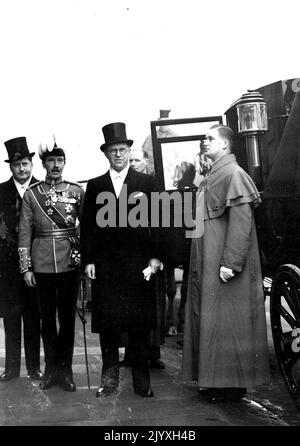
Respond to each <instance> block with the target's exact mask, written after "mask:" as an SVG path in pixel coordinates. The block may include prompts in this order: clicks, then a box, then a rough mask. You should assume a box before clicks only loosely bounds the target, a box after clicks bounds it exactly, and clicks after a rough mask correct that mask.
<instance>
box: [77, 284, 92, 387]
mask: <svg viewBox="0 0 300 446" xmlns="http://www.w3.org/2000/svg"><path fill="white" fill-rule="evenodd" d="M82 282H83V281H82V280H81V279H80V294H81V299H82V300H81V302H82V304H81V311H82V313H80V311H79V310H78V308H77V313H78V316H79V318H80V320H81V322H82V327H83V340H84V354H85V365H86V376H87V382H88V388H89V390H91V387H90V375H89V363H88V355H87V346H86V333H85V324H86V319H85V317H84V300H85V299H84V295H85V293H84V290H83V283H82Z"/></svg>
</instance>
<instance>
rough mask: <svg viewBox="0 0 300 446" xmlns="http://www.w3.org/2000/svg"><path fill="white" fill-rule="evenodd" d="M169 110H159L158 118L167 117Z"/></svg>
mask: <svg viewBox="0 0 300 446" xmlns="http://www.w3.org/2000/svg"><path fill="white" fill-rule="evenodd" d="M170 111H171V110H159V119H168V118H169V113H170Z"/></svg>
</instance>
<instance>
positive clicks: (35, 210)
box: [19, 180, 84, 273]
mask: <svg viewBox="0 0 300 446" xmlns="http://www.w3.org/2000/svg"><path fill="white" fill-rule="evenodd" d="M83 196H84V190H83V188H82V186H81V185H80V184H77V183H73V182H70V181H66V180H62V181H60V182H59V183H58V184H56V185H55V187H51V184H50V183H49V182H48V181H40V182H38V183H36V184H34V185H32V186H31V187H30V188H28V190H27V191H26V192H25V194H24V197H23V202H22V209H21V216H20V228H19V255H20V269H21V272H25V271H26V270H30V269H32V270H33V271H34V272H36V273H65V272H68V271H72V270H74V269H76V265H75V264H74V262H72V261H71V258H70V255H71V247H72V242H73V240H74V237H75V235H76V234H75V232H74V231H75V227H76V224H77V223H78V219H80V214H81V208H82V203H83ZM62 233H65V236H64V235H63V234H62ZM72 234H73V235H74V237H73V236H72Z"/></svg>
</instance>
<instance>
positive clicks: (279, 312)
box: [273, 303, 297, 328]
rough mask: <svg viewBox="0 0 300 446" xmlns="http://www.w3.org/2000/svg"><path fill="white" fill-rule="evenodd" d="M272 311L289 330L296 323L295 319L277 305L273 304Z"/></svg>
mask: <svg viewBox="0 0 300 446" xmlns="http://www.w3.org/2000/svg"><path fill="white" fill-rule="evenodd" d="M273 309H274V311H275V312H276V313H277V316H281V317H282V318H283V319H284V320H285V321H286V322H287V323H288V324H289V326H290V327H291V328H294V327H295V326H296V325H297V323H296V319H295V318H293V316H292V315H291V314H290V313H289V312H288V311H287V310H286V309H285V308H284V307H283V306H282V305H281V304H279V303H276V304H274V306H273Z"/></svg>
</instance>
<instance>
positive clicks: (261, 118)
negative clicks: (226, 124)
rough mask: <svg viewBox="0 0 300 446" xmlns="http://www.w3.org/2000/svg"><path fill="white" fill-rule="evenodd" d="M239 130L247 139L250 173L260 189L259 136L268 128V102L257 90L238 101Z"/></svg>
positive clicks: (250, 91) (244, 95)
mask: <svg viewBox="0 0 300 446" xmlns="http://www.w3.org/2000/svg"><path fill="white" fill-rule="evenodd" d="M236 109H237V117H238V132H239V134H240V135H241V136H244V137H245V139H246V147H247V159H248V170H249V174H250V176H251V177H252V179H253V180H254V182H255V183H256V185H257V187H258V188H259V189H261V188H262V186H263V185H262V174H261V163H260V145H259V137H260V135H262V134H263V133H265V132H266V131H267V130H268V113H267V104H266V102H265V101H264V99H263V97H262V95H261V94H260V93H259V92H257V91H252V90H248V93H245V94H243V96H242V97H241V98H240V99H239V100H238V101H237V103H236Z"/></svg>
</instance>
